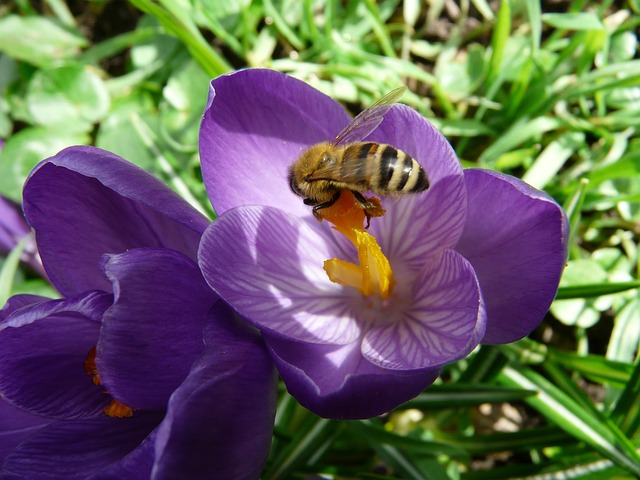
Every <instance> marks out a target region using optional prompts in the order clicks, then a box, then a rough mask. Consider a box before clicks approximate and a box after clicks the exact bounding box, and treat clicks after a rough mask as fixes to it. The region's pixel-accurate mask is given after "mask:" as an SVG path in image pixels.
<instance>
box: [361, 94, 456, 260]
mask: <svg viewBox="0 0 640 480" xmlns="http://www.w3.org/2000/svg"><path fill="white" fill-rule="evenodd" d="M368 140H372V141H376V142H380V143H388V144H391V145H393V146H395V147H397V148H399V149H401V150H403V151H405V152H406V153H408V154H409V155H411V156H412V157H414V158H415V159H416V160H417V161H418V162H419V163H420V164H421V165H422V166H423V168H424V169H425V172H426V174H427V177H428V178H429V181H430V184H431V185H430V187H429V189H428V190H427V191H425V192H423V193H420V194H412V195H403V196H397V197H393V196H390V197H385V198H383V199H382V204H383V206H384V208H385V209H386V210H387V213H386V214H385V215H384V216H383V217H382V218H375V219H373V220H372V222H371V229H370V232H371V233H372V234H373V235H374V236H375V237H376V238H377V239H378V242H379V243H380V245H381V247H382V248H383V251H384V252H385V254H386V255H387V256H388V258H389V260H390V261H391V263H392V265H393V264H394V263H398V262H401V263H402V264H403V265H405V266H406V267H407V268H412V269H417V268H419V267H421V265H422V264H423V263H424V262H425V261H426V259H427V258H428V257H429V256H432V255H436V254H438V253H439V252H441V251H442V250H444V249H446V248H453V247H454V246H455V245H456V243H457V242H458V239H459V238H460V235H462V230H463V229H464V224H465V214H466V205H467V199H466V187H465V182H464V175H463V172H462V168H461V166H460V162H459V161H458V158H457V157H456V154H455V152H454V151H453V149H452V148H451V145H450V144H449V142H448V141H447V139H446V138H445V137H444V136H442V134H441V133H440V132H438V130H436V128H435V127H434V126H433V125H431V124H430V123H429V122H427V121H426V120H425V119H424V118H422V117H421V116H420V114H418V113H417V112H416V111H414V110H412V109H410V108H409V107H406V106H405V105H397V106H395V107H394V108H392V109H391V110H390V111H389V113H388V114H387V115H386V116H385V119H384V121H383V122H382V124H381V125H380V127H379V128H378V129H377V130H376V131H375V132H373V134H372V135H371V136H370V137H369V138H368Z"/></svg>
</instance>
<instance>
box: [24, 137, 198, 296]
mask: <svg viewBox="0 0 640 480" xmlns="http://www.w3.org/2000/svg"><path fill="white" fill-rule="evenodd" d="M24 210H25V215H26V217H27V220H28V221H29V223H30V224H31V225H32V226H33V227H34V229H35V231H36V240H37V242H38V248H39V251H40V255H41V256H42V259H43V262H44V264H45V268H46V270H47V273H48V274H49V277H50V279H51V281H52V283H53V284H54V285H55V286H56V287H57V288H58V289H59V290H60V292H62V293H63V294H64V295H75V294H78V293H81V292H83V291H85V290H88V289H97V290H98V289H99V290H104V291H109V290H110V288H111V285H110V284H109V281H108V280H107V279H106V278H105V277H104V275H103V274H102V272H101V270H100V259H101V256H102V254H104V253H121V252H125V251H127V250H129V249H132V248H137V247H168V248H173V249H174V250H178V251H179V252H182V253H184V254H185V255H187V256H190V257H191V258H194V259H195V255H196V251H197V246H198V242H199V240H200V234H201V233H202V232H203V231H204V229H205V228H206V226H207V225H208V223H209V222H208V220H207V219H206V218H205V217H203V216H202V215H200V214H199V213H198V212H197V211H196V210H194V209H193V208H191V206H190V205H189V204H187V203H186V202H185V201H184V200H183V199H182V198H181V197H180V196H179V195H177V194H176V193H175V192H173V191H172V190H171V189H170V188H169V187H168V186H166V185H165V184H163V183H162V182H161V181H160V180H158V179H157V178H155V177H153V176H152V175H150V174H149V173H147V172H145V171H144V170H142V169H141V168H139V167H137V166H135V165H133V164H131V163H129V162H127V161H126V160H123V159H122V158H120V157H118V156H116V155H114V154H112V153H109V152H105V151H103V150H100V149H97V148H93V147H71V148H67V149H65V150H63V151H61V152H60V153H58V154H57V155H55V156H53V157H51V158H49V159H47V160H45V161H44V162H42V163H40V165H39V166H38V167H36V169H35V170H34V171H33V172H32V173H31V176H30V177H29V179H28V180H27V182H26V184H25V188H24Z"/></svg>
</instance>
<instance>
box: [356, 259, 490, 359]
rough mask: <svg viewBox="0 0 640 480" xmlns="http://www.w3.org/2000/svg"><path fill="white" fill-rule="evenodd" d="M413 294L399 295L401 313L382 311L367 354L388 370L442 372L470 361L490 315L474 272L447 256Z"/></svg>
mask: <svg viewBox="0 0 640 480" xmlns="http://www.w3.org/2000/svg"><path fill="white" fill-rule="evenodd" d="M407 283H409V284H412V285H413V292H406V291H402V290H400V291H399V292H398V291H396V292H394V294H393V296H392V297H391V299H390V300H391V301H393V302H394V303H398V304H400V305H409V307H408V308H406V309H405V310H403V311H400V312H393V311H391V312H387V311H386V310H385V308H384V307H383V308H382V309H381V311H380V315H381V316H380V318H379V319H378V321H374V324H375V326H374V327H373V328H371V329H370V330H368V331H367V332H366V333H365V336H364V341H363V345H362V353H363V355H364V356H365V358H367V359H368V360H369V361H371V362H372V363H374V364H376V365H380V366H381V367H384V368H390V369H398V370H405V369H406V370H410V369H424V368H430V369H434V368H438V367H441V366H443V365H445V364H447V363H451V362H453V361H455V360H458V359H460V358H463V357H465V356H466V355H468V354H469V353H470V352H471V351H472V350H473V349H474V348H475V347H476V346H477V341H478V340H479V339H480V338H482V335H483V333H484V329H485V323H486V314H485V310H484V306H483V304H482V297H481V295H480V286H479V285H478V280H477V279H476V276H475V274H474V271H473V268H472V267H471V265H470V264H469V262H467V261H466V260H465V259H464V258H463V257H462V256H461V255H459V254H457V253H456V252H454V251H453V250H446V251H444V252H443V253H442V255H440V256H439V257H437V258H435V259H434V260H433V261H431V262H429V263H428V264H427V265H426V266H425V268H424V270H423V271H422V272H421V273H420V275H419V276H418V277H417V278H416V279H415V280H413V281H412V282H407Z"/></svg>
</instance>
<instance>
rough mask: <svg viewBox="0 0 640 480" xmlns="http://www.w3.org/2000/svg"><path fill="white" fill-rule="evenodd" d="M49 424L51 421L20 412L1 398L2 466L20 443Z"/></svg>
mask: <svg viewBox="0 0 640 480" xmlns="http://www.w3.org/2000/svg"><path fill="white" fill-rule="evenodd" d="M49 423H51V420H50V419H48V418H44V417H40V416H37V415H32V414H30V413H28V412H25V411H24V410H20V409H19V408H16V407H15V406H13V405H11V404H10V403H9V402H7V401H6V400H4V399H2V398H0V465H2V461H3V460H4V457H6V456H7V455H8V454H9V453H11V452H12V451H13V450H14V449H15V447H16V446H17V445H18V444H19V443H21V442H22V441H24V440H25V439H26V438H28V437H30V436H31V435H33V434H34V433H35V432H37V431H38V430H40V429H41V428H42V427H44V426H46V425H48V424H49Z"/></svg>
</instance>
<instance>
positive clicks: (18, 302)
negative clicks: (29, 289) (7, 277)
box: [0, 294, 51, 328]
mask: <svg viewBox="0 0 640 480" xmlns="http://www.w3.org/2000/svg"><path fill="white" fill-rule="evenodd" d="M49 300H51V299H50V298H47V297H41V296H40V295H29V294H20V295H14V296H13V297H11V298H9V300H7V303H5V304H4V307H2V309H0V328H2V326H1V324H2V322H3V321H4V320H5V319H6V318H7V317H8V316H9V315H10V314H12V313H13V312H15V311H16V310H19V309H20V308H23V307H28V306H29V305H33V304H36V303H43V302H48V301H49Z"/></svg>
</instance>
